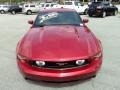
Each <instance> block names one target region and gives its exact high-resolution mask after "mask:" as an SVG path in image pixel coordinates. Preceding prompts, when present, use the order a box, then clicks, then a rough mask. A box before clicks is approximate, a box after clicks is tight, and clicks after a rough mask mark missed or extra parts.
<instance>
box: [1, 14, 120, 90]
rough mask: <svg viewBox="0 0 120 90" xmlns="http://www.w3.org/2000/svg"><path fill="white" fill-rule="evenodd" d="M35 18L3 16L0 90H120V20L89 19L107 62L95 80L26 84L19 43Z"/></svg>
mask: <svg viewBox="0 0 120 90" xmlns="http://www.w3.org/2000/svg"><path fill="white" fill-rule="evenodd" d="M35 17H36V15H30V16H29V15H22V14H20V15H10V14H5V15H2V14H0V58H1V59H0V89H1V90H61V89H64V90H120V85H119V84H120V78H119V76H120V68H119V67H120V60H119V59H120V53H119V51H120V16H119V15H117V16H109V17H106V18H96V17H94V18H93V17H92V18H89V17H88V16H82V18H88V19H89V23H88V24H87V25H88V27H89V28H90V29H91V30H92V31H93V32H94V33H95V35H96V36H97V37H98V38H99V39H100V40H101V41H102V44H103V51H104V59H103V65H102V68H101V70H100V72H99V73H98V75H97V77H96V78H92V79H88V80H82V81H75V82H69V83H68V82H67V83H48V82H36V81H30V80H24V78H23V77H22V75H21V74H20V73H19V71H18V68H17V64H16V54H15V49H16V45H17V42H18V41H19V40H20V38H21V37H22V36H23V35H24V34H25V33H26V32H27V30H28V29H29V27H30V25H29V24H27V21H28V20H31V19H33V20H34V18H35Z"/></svg>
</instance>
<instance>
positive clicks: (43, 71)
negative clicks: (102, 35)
mask: <svg viewBox="0 0 120 90" xmlns="http://www.w3.org/2000/svg"><path fill="white" fill-rule="evenodd" d="M17 63H18V67H19V69H20V71H21V72H22V74H23V76H24V77H25V78H29V79H33V80H43V81H52V82H65V81H73V80H78V79H85V78H88V77H92V76H94V75H96V73H97V72H98V71H99V69H100V67H101V64H102V58H100V59H99V60H94V61H92V63H91V64H90V65H88V66H85V67H79V68H73V69H63V70H53V69H47V68H37V67H32V66H30V65H29V64H27V63H25V62H22V61H20V60H17Z"/></svg>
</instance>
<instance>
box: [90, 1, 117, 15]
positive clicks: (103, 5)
mask: <svg viewBox="0 0 120 90" xmlns="http://www.w3.org/2000/svg"><path fill="white" fill-rule="evenodd" d="M117 13H118V8H117V7H116V6H114V5H112V4H111V3H109V2H92V4H91V5H90V6H89V9H88V15H89V16H90V17H91V16H94V15H95V16H100V17H105V16H108V15H116V14H117Z"/></svg>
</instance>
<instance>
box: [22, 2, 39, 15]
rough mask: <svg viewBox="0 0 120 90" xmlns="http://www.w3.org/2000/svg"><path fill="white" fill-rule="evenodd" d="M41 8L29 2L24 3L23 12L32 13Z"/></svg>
mask: <svg viewBox="0 0 120 90" xmlns="http://www.w3.org/2000/svg"><path fill="white" fill-rule="evenodd" d="M39 10H40V8H39V5H37V4H31V3H29V4H24V5H23V10H22V12H23V13H25V14H27V15H31V14H32V13H37V12H39Z"/></svg>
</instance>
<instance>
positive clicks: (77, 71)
mask: <svg viewBox="0 0 120 90" xmlns="http://www.w3.org/2000/svg"><path fill="white" fill-rule="evenodd" d="M87 22H88V20H87V19H83V20H82V19H81V18H80V16H79V14H78V13H77V12H76V11H75V10H73V9H63V8H59V9H45V10H43V11H41V12H40V13H39V14H38V16H37V18H36V19H35V21H33V20H30V21H28V23H29V24H31V25H32V27H31V28H30V30H29V31H28V32H27V33H26V34H25V36H24V37H23V38H22V39H21V40H20V41H19V43H18V45H17V48H16V49H17V50H16V51H17V52H16V53H17V54H16V55H17V63H18V67H19V69H20V71H21V72H22V74H23V76H24V77H25V79H35V80H44V81H52V82H64V81H72V80H78V79H85V78H90V77H95V76H96V74H97V72H98V71H99V69H100V67H101V64H102V46H101V42H100V40H99V39H97V38H96V37H95V35H94V34H93V33H92V32H91V31H90V29H89V28H88V27H87V26H86V25H85V23H87Z"/></svg>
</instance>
